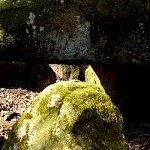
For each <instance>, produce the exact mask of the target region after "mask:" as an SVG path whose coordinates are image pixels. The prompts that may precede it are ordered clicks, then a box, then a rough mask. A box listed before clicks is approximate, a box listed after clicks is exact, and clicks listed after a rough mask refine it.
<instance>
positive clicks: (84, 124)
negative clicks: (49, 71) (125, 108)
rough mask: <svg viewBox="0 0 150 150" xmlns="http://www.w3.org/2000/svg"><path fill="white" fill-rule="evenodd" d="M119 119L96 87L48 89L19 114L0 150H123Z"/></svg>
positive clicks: (64, 84)
mask: <svg viewBox="0 0 150 150" xmlns="http://www.w3.org/2000/svg"><path fill="white" fill-rule="evenodd" d="M122 129H123V118H122V116H121V114H120V112H119V110H118V109H117V108H116V107H115V106H114V105H113V104H112V102H111V100H110V98H109V96H108V95H107V94H106V93H105V92H104V91H103V89H101V87H100V86H97V85H93V84H90V83H86V82H81V81H79V80H70V81H60V82H57V83H55V84H53V85H50V86H48V87H47V88H45V89H44V90H43V92H41V94H40V95H39V96H38V98H37V100H35V101H34V102H33V104H32V105H31V106H30V107H29V108H28V109H27V110H26V111H25V112H24V113H23V115H22V116H21V118H20V119H19V121H18V122H17V123H16V124H15V125H14V127H13V129H12V130H11V132H10V134H9V138H8V140H7V141H6V143H5V145H4V147H3V150H8V149H11V150H15V149H19V150H111V149H112V150H127V149H128V147H127V143H126V141H125V138H124V135H123V131H122Z"/></svg>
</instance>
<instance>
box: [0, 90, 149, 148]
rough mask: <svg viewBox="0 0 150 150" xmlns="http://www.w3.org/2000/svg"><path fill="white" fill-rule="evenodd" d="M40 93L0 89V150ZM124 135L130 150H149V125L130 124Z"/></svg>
mask: <svg viewBox="0 0 150 150" xmlns="http://www.w3.org/2000/svg"><path fill="white" fill-rule="evenodd" d="M39 93H40V91H37V90H35V89H28V90H27V89H24V88H21V87H17V88H15V87H12V88H11V87H8V88H0V149H2V146H3V144H4V142H5V140H6V139H7V138H8V133H9V131H10V130H11V128H12V125H13V124H14V123H15V122H16V121H17V120H18V119H19V118H20V115H21V114H22V113H23V112H24V111H25V110H26V108H27V107H28V106H29V105H30V104H31V103H32V101H33V100H34V99H35V98H36V96H37V95H38V94H39ZM129 128H130V129H128V133H127V134H126V135H127V137H126V139H127V141H128V143H129V149H130V150H150V124H142V125H141V124H131V125H130V126H129Z"/></svg>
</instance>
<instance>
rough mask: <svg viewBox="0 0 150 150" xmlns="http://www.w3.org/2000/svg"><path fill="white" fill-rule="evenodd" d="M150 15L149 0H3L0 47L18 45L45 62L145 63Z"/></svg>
mask: <svg viewBox="0 0 150 150" xmlns="http://www.w3.org/2000/svg"><path fill="white" fill-rule="evenodd" d="M149 18H150V2H149V0H145V1H143V0H130V1H127V0H126V1H125V0H107V1H106V0H92V1H90V0H85V1H81V0H70V1H65V0H60V1H56V0H43V1H42V2H41V1H40V0H30V1H27V0H26V1H25V0H20V1H16V0H15V1H12V0H7V1H4V0H3V1H1V2H0V49H1V50H2V51H5V50H9V52H11V51H12V49H13V51H14V50H16V49H18V50H19V52H20V53H23V54H24V55H25V56H24V57H33V58H35V57H36V59H40V61H44V62H47V63H50V61H52V60H57V61H58V60H59V61H60V60H61V61H62V60H73V61H76V60H80V61H84V60H88V61H89V60H93V61H99V62H119V63H121V62H128V63H144V64H145V63H149V60H150V53H149V50H150V44H149V43H150V42H149V41H150V36H149V35H150V34H149V32H150V30H149V29H150V19H149ZM2 51H1V52H2ZM9 52H8V54H7V56H8V57H12V56H10V55H9ZM3 55H5V54H3ZM16 55H19V53H16ZM22 57H23V56H22ZM1 58H3V57H1ZM33 58H31V60H32V59H33ZM43 58H44V59H43ZM26 59H27V58H26Z"/></svg>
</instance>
